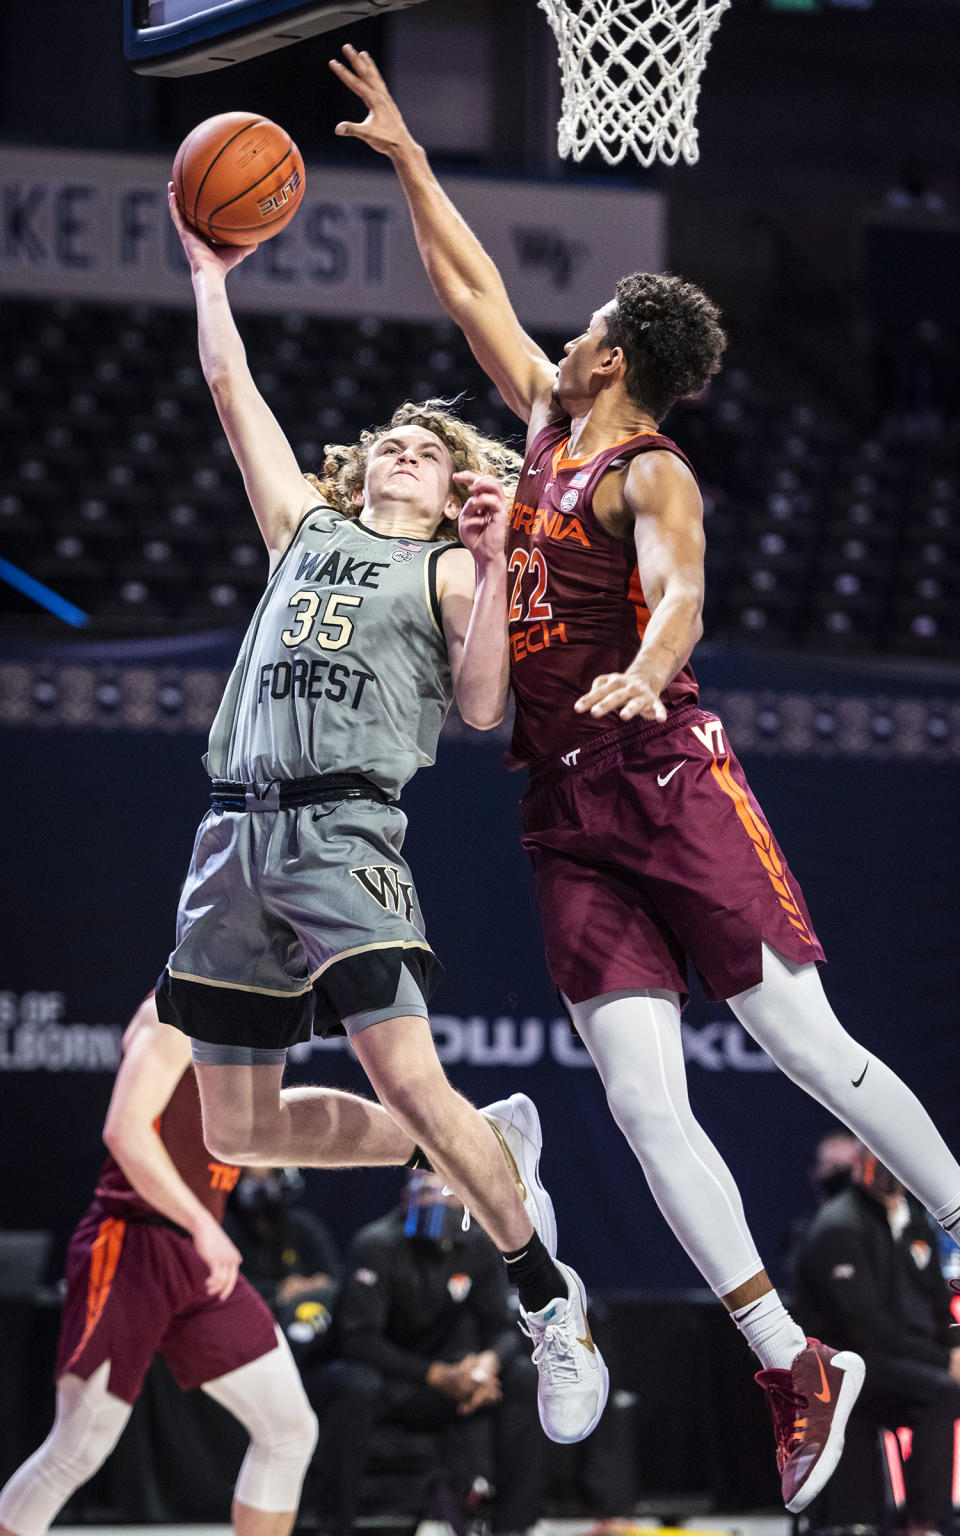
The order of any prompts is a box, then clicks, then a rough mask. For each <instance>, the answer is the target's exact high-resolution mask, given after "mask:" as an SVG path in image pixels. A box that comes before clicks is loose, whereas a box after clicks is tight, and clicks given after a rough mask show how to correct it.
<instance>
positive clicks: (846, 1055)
mask: <svg viewBox="0 0 960 1536" xmlns="http://www.w3.org/2000/svg"><path fill="white" fill-rule="evenodd" d="M729 1003H730V1007H731V1008H732V1009H733V1011H734V1013H735V1014H736V1016H737V1018H738V1019H739V1020H740V1023H741V1024H742V1025H743V1027H744V1029H745V1030H746V1031H747V1033H748V1034H750V1035H752V1036H753V1038H754V1040H756V1042H757V1044H758V1045H762V1046H763V1049H764V1050H765V1051H766V1052H767V1054H768V1055H769V1056H772V1057H773V1060H774V1061H775V1062H776V1064H777V1066H778V1067H779V1068H780V1070H781V1071H782V1072H785V1073H786V1075H787V1077H789V1078H792V1079H793V1081H794V1082H795V1083H799V1085H800V1087H801V1088H805V1089H806V1090H807V1092H808V1093H809V1094H810V1095H811V1096H812V1097H813V1098H815V1099H816V1100H817V1101H818V1103H820V1104H823V1105H825V1106H826V1108H827V1109H829V1110H830V1111H831V1113H832V1114H834V1115H836V1117H837V1119H838V1120H842V1121H843V1123H844V1124H845V1125H848V1126H849V1127H850V1129H851V1130H852V1131H854V1132H855V1133H856V1134H857V1136H859V1137H860V1140H861V1141H862V1142H863V1143H864V1145H865V1146H867V1147H869V1148H870V1151H871V1152H874V1153H876V1155H877V1157H879V1159H880V1161H881V1162H882V1163H885V1164H886V1166H887V1167H888V1168H889V1169H890V1171H891V1173H894V1174H895V1175H896V1177H897V1178H898V1179H899V1180H900V1181H901V1183H903V1184H905V1185H906V1186H907V1189H909V1190H910V1191H911V1193H912V1194H914V1195H916V1197H917V1199H918V1200H919V1201H920V1202H921V1204H923V1205H925V1206H926V1208H927V1210H928V1211H929V1212H930V1213H931V1215H933V1216H937V1217H942V1216H946V1215H947V1214H948V1213H949V1212H950V1211H953V1210H956V1208H957V1206H958V1205H960V1164H958V1163H957V1161H956V1159H955V1158H954V1157H953V1156H952V1155H951V1153H950V1151H949V1150H948V1148H947V1146H946V1144H945V1142H944V1140H943V1137H942V1136H941V1135H940V1133H939V1131H938V1130H937V1128H936V1126H935V1125H934V1123H933V1121H932V1120H931V1119H930V1116H929V1115H928V1114H927V1112H926V1110H925V1109H924V1107H923V1105H922V1104H921V1103H920V1100H919V1099H918V1098H917V1096H916V1094H914V1093H912V1092H911V1090H910V1089H909V1088H908V1087H907V1085H906V1083H904V1082H902V1081H901V1079H900V1078H899V1077H897V1075H896V1073H895V1072H891V1070H890V1068H889V1067H888V1066H887V1065H886V1064H885V1063H884V1062H882V1061H880V1060H879V1059H878V1058H877V1057H876V1056H873V1055H871V1053H870V1052H869V1051H868V1050H866V1049H865V1047H864V1046H862V1045H858V1044H857V1042H856V1041H855V1040H854V1039H852V1038H851V1036H850V1035H848V1034H847V1032H846V1030H845V1029H844V1028H843V1026H842V1024H841V1023H840V1021H839V1019H838V1018H837V1016H836V1014H835V1013H834V1012H833V1009H832V1008H831V1007H830V1004H829V1003H828V1002H827V999H826V995H825V993H824V990H823V986H822V984H821V981H820V974H819V972H818V970H817V968H816V966H815V965H795V964H794V963H793V962H792V961H790V960H784V959H783V957H782V956H781V955H778V954H776V953H775V952H774V951H773V950H772V949H769V948H768V947H767V945H764V947H763V981H762V982H761V983H760V985H759V986H757V987H750V988H749V989H748V991H746V992H739V993H738V994H737V996H736V997H731V998H730V999H729ZM865 1068H866V1071H864V1069H865ZM955 1235H956V1234H955Z"/></svg>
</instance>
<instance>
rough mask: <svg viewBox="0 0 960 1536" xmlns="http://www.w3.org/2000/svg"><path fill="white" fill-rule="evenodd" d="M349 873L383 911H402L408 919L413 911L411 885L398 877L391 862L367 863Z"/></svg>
mask: <svg viewBox="0 0 960 1536" xmlns="http://www.w3.org/2000/svg"><path fill="white" fill-rule="evenodd" d="M350 873H351V875H352V876H353V878H354V880H358V881H359V882H360V884H361V885H362V886H363V888H364V890H365V891H366V892H367V895H368V896H372V897H373V899H374V901H376V902H379V904H380V906H381V907H382V908H383V910H384V911H385V912H401V911H402V913H403V915H404V917H405V918H407V919H408V920H409V918H410V914H411V913H412V912H413V886H412V885H411V884H410V882H409V881H408V880H401V879H400V875H399V872H398V871H397V870H396V869H394V867H393V865H392V864H367V865H365V866H364V868H362V869H351V871H350Z"/></svg>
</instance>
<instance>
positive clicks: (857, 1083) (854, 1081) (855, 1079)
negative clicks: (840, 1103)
mask: <svg viewBox="0 0 960 1536" xmlns="http://www.w3.org/2000/svg"><path fill="white" fill-rule="evenodd" d="M869 1065H870V1063H869V1061H868V1062H867V1067H869ZM867 1067H864V1069H863V1071H862V1072H861V1073H860V1076H859V1077H851V1079H850V1081H851V1083H852V1084H853V1086H854V1088H859V1087H860V1084H861V1083H862V1082H863V1080H864V1078H865V1077H866V1075H867Z"/></svg>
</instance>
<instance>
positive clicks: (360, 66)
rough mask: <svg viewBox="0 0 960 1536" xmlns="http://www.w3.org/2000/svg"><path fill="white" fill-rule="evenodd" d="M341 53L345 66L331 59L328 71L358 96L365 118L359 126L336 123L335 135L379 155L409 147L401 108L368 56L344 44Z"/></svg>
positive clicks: (393, 152) (391, 153)
mask: <svg viewBox="0 0 960 1536" xmlns="http://www.w3.org/2000/svg"><path fill="white" fill-rule="evenodd" d="M343 54H344V58H345V59H346V61H347V62H346V64H342V63H341V62H340V60H339V59H331V60H330V68H331V69H332V70H333V73H334V74H335V75H336V77H337V79H338V80H342V81H343V84H344V85H345V86H347V88H348V89H349V90H351V91H352V92H353V94H354V95H355V96H359V97H360V100H361V101H362V102H363V104H364V106H365V107H366V109H367V115H366V117H365V118H364V120H363V122H362V123H338V124H337V126H336V129H335V132H336V133H337V134H339V136H340V137H341V138H352V139H362V140H363V142H364V143H365V144H369V145H370V148H371V149H375V150H377V151H378V152H379V153H380V154H381V155H394V154H395V153H396V152H397V150H399V149H401V148H403V147H404V146H405V145H407V144H412V143H413V140H412V138H411V137H410V131H409V129H408V128H407V125H406V123H405V122H404V120H403V118H402V117H401V115H400V108H399V107H398V106H397V104H396V102H395V101H394V99H393V97H392V96H391V95H390V92H389V91H388V90H387V87H386V84H385V82H384V78H383V76H382V75H381V73H380V71H379V69H378V68H377V66H376V64H374V62H373V60H372V59H371V57H370V55H369V53H358V52H357V50H356V48H354V47H353V46H352V45H351V44H350V43H344V45H343Z"/></svg>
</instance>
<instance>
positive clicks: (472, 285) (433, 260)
mask: <svg viewBox="0 0 960 1536" xmlns="http://www.w3.org/2000/svg"><path fill="white" fill-rule="evenodd" d="M343 53H344V57H345V59H346V63H341V62H340V60H338V59H331V61H330V68H331V69H332V70H333V72H334V74H335V75H336V76H337V78H338V79H339V80H342V81H343V84H344V85H346V86H348V87H349V89H350V90H351V91H353V93H354V95H355V96H359V98H360V100H361V101H362V102H363V104H364V106H365V107H366V108H367V116H366V117H365V118H364V120H363V122H362V123H348V122H343V123H338V125H337V133H338V134H340V135H342V136H349V137H352V138H357V139H362V140H363V141H364V143H365V144H369V145H370V147H371V149H376V150H378V151H379V153H380V154H382V155H386V156H387V157H388V159H390V160H391V161H392V163H393V168H394V170H395V171H396V173H397V175H398V177H399V178H400V185H401V186H402V187H403V190H404V193H405V194H406V199H407V202H408V204H409V206H410V215H411V217H412V219H413V229H414V234H415V235H416V238H417V246H418V248H419V251H420V255H421V257H422V259H423V264H424V266H425V267H426V270H427V276H428V277H429V279H430V282H431V284H432V285H433V291H434V293H435V294H436V295H437V298H438V299H439V300H440V303H441V304H442V305H443V307H444V309H445V310H446V311H447V314H448V315H450V316H451V317H452V318H453V319H454V320H455V321H456V322H457V324H458V325H459V326H460V328H461V330H462V331H463V333H464V335H465V336H466V338H467V341H468V342H469V343H470V346H471V348H472V350H473V354H474V356H475V357H476V359H477V362H478V363H479V364H480V366H481V368H482V369H483V370H484V372H485V373H486V374H487V375H488V377H489V378H491V379H492V380H493V382H494V384H495V385H496V386H497V388H498V389H499V391H500V393H501V394H502V395H503V398H504V400H505V401H506V402H507V404H508V405H509V407H510V409H511V410H512V411H515V412H516V413H517V415H518V416H519V417H521V419H522V420H523V421H527V422H529V421H530V419H531V416H533V415H534V414H535V413H536V411H537V407H538V406H541V407H546V406H548V405H549V403H550V399H551V391H552V389H553V385H554V382H555V380H556V376H557V371H556V368H555V366H554V365H553V363H551V362H550V359H549V358H548V357H547V355H546V353H545V352H544V351H543V350H542V349H541V348H540V347H538V346H537V344H536V342H534V341H533V340H532V338H531V337H529V336H528V335H527V333H526V332H525V331H524V329H523V327H522V326H521V325H520V322H519V320H518V319H517V317H516V315H515V314H514V311H513V307H512V305H511V303H510V300H509V298H508V297H507V291H506V288H505V287H504V285H503V280H502V278H501V276H500V273H499V272H498V271H497V268H496V267H495V266H494V264H493V262H492V261H491V259H490V257H489V256H488V255H487V253H486V251H485V250H484V248H483V246H482V245H481V244H480V241H479V240H478V239H477V237H476V235H475V234H474V233H473V231H472V230H471V229H470V227H469V225H468V224H467V223H466V221H465V220H464V219H463V218H462V217H461V216H460V214H459V213H458V211H457V209H456V208H455V207H454V205H453V203H452V202H451V201H450V199H449V197H448V196H447V194H446V193H445V192H444V190H443V188H442V187H441V185H440V183H439V182H438V181H437V179H436V177H435V176H434V174H433V171H432V170H431V169H430V163H429V161H428V160H427V157H426V154H425V153H424V151H423V150H422V149H421V147H420V145H419V144H417V143H416V142H415V141H414V139H413V138H412V136H411V134H410V131H409V129H408V128H407V125H406V123H405V122H404V120H403V117H402V116H401V114H400V110H399V108H398V107H397V104H396V102H395V101H394V100H393V97H392V96H391V95H390V92H389V91H388V90H387V87H386V84H385V83H384V80H383V76H382V75H381V74H380V71H379V70H378V69H377V66H376V65H375V64H374V62H373V60H372V59H371V57H370V55H369V54H368V53H358V52H357V50H356V49H355V48H352V47H351V46H350V45H349V43H348V44H346V45H345V46H344V49H343Z"/></svg>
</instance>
